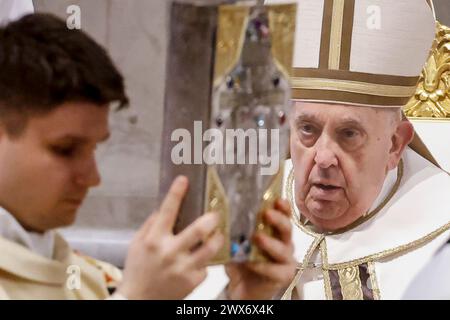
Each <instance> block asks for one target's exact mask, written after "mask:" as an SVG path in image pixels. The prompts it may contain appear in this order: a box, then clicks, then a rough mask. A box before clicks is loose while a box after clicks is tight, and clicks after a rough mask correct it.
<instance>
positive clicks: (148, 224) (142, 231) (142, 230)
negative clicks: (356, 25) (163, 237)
mask: <svg viewBox="0 0 450 320" xmlns="http://www.w3.org/2000/svg"><path fill="white" fill-rule="evenodd" d="M155 219H156V213H153V214H151V215H150V216H149V217H148V218H147V220H146V221H145V222H144V223H143V224H142V226H141V227H140V228H139V230H138V231H137V232H136V237H137V238H140V239H142V238H144V237H145V235H146V234H147V233H148V232H149V230H150V228H151V226H152V225H153V223H154V222H155Z"/></svg>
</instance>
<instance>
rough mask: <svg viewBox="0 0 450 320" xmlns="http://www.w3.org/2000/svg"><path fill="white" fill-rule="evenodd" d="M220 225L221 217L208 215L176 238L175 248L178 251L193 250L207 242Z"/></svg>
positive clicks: (196, 221) (213, 214)
mask: <svg viewBox="0 0 450 320" xmlns="http://www.w3.org/2000/svg"><path fill="white" fill-rule="evenodd" d="M218 225H219V216H218V215H217V214H215V213H206V214H204V215H203V216H201V217H200V218H198V219H197V220H195V221H194V222H193V223H192V224H191V225H189V226H188V227H187V228H186V229H184V230H183V231H182V232H181V233H179V234H178V235H176V236H175V246H176V247H177V248H178V250H181V251H183V250H191V249H192V248H193V247H194V246H196V245H198V244H199V242H201V241H203V240H206V239H207V238H208V237H209V236H211V235H212V234H213V232H214V231H215V230H216V229H217V226H218Z"/></svg>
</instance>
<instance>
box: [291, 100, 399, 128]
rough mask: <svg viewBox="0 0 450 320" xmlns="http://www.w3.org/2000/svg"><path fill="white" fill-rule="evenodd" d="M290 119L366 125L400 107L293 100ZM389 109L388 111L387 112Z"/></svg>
mask: <svg viewBox="0 0 450 320" xmlns="http://www.w3.org/2000/svg"><path fill="white" fill-rule="evenodd" d="M293 109H294V110H293V112H292V114H291V119H292V120H294V121H299V120H311V121H318V122H329V121H332V122H350V121H351V122H356V123H359V124H361V125H368V124H370V123H373V122H376V121H377V120H382V121H383V120H384V119H385V118H387V117H389V116H390V114H391V113H390V112H400V111H401V107H392V106H391V107H380V106H377V107H374V106H361V105H350V104H341V103H329V102H311V101H295V102H294V103H293ZM389 111H390V112H389Z"/></svg>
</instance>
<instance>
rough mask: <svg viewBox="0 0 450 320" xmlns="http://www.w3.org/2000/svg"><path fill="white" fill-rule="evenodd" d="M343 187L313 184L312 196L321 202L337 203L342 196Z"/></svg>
mask: <svg viewBox="0 0 450 320" xmlns="http://www.w3.org/2000/svg"><path fill="white" fill-rule="evenodd" d="M341 190H342V187H339V186H336V185H333V184H325V183H313V184H312V186H311V190H310V195H311V196H312V197H313V198H314V199H316V200H319V201H336V200H338V199H339V198H340V196H341Z"/></svg>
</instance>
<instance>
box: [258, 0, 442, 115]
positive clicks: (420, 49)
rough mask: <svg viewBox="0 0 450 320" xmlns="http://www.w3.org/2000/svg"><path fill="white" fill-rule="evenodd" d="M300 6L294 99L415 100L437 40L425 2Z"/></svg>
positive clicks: (360, 0)
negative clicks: (418, 82)
mask: <svg viewBox="0 0 450 320" xmlns="http://www.w3.org/2000/svg"><path fill="white" fill-rule="evenodd" d="M266 2H269V3H273V2H286V0H283V1H281V0H271V1H266ZM296 2H297V3H298V13H297V32H296V41H295V55H294V61H293V66H294V77H293V78H292V87H293V98H294V99H297V100H308V101H318V102H334V103H343V104H356V105H367V106H403V105H405V104H406V103H407V102H408V100H409V99H410V98H411V96H413V95H414V93H415V89H416V84H417V81H418V79H419V76H420V73H421V71H422V68H423V66H424V64H425V61H426V60H427V57H428V55H429V52H430V48H431V46H432V42H433V39H434V35H435V19H434V17H433V13H432V11H431V9H430V7H429V5H428V4H427V2H426V1H425V0H396V1H392V0H297V1H296Z"/></svg>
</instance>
